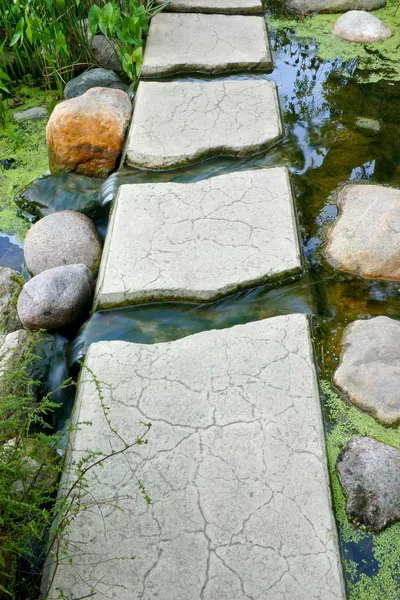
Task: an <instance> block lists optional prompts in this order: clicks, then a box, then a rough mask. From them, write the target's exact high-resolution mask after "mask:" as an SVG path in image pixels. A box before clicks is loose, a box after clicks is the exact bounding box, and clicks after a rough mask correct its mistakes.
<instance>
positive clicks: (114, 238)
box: [95, 167, 301, 309]
mask: <svg viewBox="0 0 400 600" xmlns="http://www.w3.org/2000/svg"><path fill="white" fill-rule="evenodd" d="M300 269H301V258H300V251H299V245H298V240H297V233H296V222H295V216H294V210H293V199H292V195H291V188H290V182H289V175H288V171H287V169H286V168H285V167H278V168H274V169H260V170H254V171H241V172H237V173H232V174H229V175H221V176H219V177H212V178H209V179H205V180H203V181H198V182H196V183H155V184H153V183H149V184H134V185H123V186H121V187H120V189H119V193H118V198H117V200H116V205H115V206H114V210H113V215H112V219H111V223H110V224H109V228H108V232H107V241H106V245H105V250H104V254H103V262H102V265H101V268H100V275H99V281H98V289H97V294H96V300H95V305H96V308H98V309H99V308H110V307H114V306H121V305H124V304H134V303H140V302H149V301H154V300H192V301H204V300H206V301H207V300H213V299H216V298H218V297H221V296H223V295H225V294H229V293H231V292H234V291H237V290H239V289H243V288H246V287H251V286H253V285H256V284H257V283H261V282H263V281H266V280H267V279H268V278H271V277H274V278H276V277H279V276H280V277H282V276H283V275H284V274H285V275H287V274H293V273H296V272H298V271H299V270H300Z"/></svg>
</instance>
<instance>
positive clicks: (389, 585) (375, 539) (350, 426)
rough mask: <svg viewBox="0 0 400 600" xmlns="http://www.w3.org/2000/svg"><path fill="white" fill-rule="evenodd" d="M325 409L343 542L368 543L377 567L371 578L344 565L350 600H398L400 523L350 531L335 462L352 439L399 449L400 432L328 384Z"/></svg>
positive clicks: (324, 387) (351, 564)
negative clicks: (367, 438)
mask: <svg viewBox="0 0 400 600" xmlns="http://www.w3.org/2000/svg"><path fill="white" fill-rule="evenodd" d="M321 389H322V392H323V394H324V396H325V408H326V411H327V416H328V420H329V422H330V423H331V424H332V427H331V429H330V430H329V431H328V433H327V455H328V466H329V472H330V478H331V486H332V494H333V504H334V508H335V513H336V518H337V520H338V524H339V527H340V531H341V535H342V540H343V542H344V543H345V544H346V543H352V542H355V543H358V544H360V543H363V544H368V543H370V544H371V546H372V553H373V559H374V562H375V563H376V569H375V572H374V573H373V574H372V575H366V574H365V573H362V574H361V575H357V573H359V569H357V564H356V563H355V562H354V561H353V560H346V559H345V561H344V567H345V570H346V574H347V578H348V582H349V600H383V599H385V600H398V598H399V597H400V523H396V524H395V525H392V526H391V527H389V528H388V529H386V530H385V531H384V532H382V533H380V534H378V535H374V534H372V533H367V532H365V531H362V530H361V529H355V528H354V527H352V525H351V524H350V522H349V521H348V519H347V516H346V498H345V495H344V492H343V489H342V487H341V485H340V482H339V478H338V476H337V473H336V461H337V458H338V456H339V453H340V452H341V450H342V449H343V446H344V445H345V444H346V443H347V442H348V441H349V440H350V439H351V438H352V437H354V436H370V437H373V438H375V439H376V440H378V441H380V442H383V443H385V444H389V445H390V446H393V447H394V448H397V449H400V432H399V430H398V429H395V428H393V429H390V428H387V427H384V426H383V425H381V424H380V423H377V422H376V421H375V420H374V419H373V418H372V417H371V416H369V415H368V414H366V413H362V412H361V411H359V410H358V409H357V408H355V407H354V406H351V405H349V404H347V403H346V402H345V401H344V400H343V398H341V397H340V396H339V395H338V394H336V393H335V392H334V391H333V390H332V387H331V385H330V383H329V382H328V381H326V380H325V381H322V382H321Z"/></svg>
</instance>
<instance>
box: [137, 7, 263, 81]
mask: <svg viewBox="0 0 400 600" xmlns="http://www.w3.org/2000/svg"><path fill="white" fill-rule="evenodd" d="M271 67H272V59H271V53H270V50H269V42H268V36H267V29H266V26H265V20H264V18H263V17H242V16H238V15H236V16H235V15H233V16H232V15H204V14H178V13H175V14H174V13H161V14H158V15H156V16H155V17H154V18H153V19H152V21H151V25H150V35H149V39H148V40H147V44H146V52H145V55H144V61H143V68H142V76H144V77H152V76H158V75H168V74H171V73H177V72H182V71H183V72H184V71H186V72H193V71H201V72H208V73H219V72H222V71H232V70H239V69H241V70H243V69H254V70H263V71H267V70H270V69H271Z"/></svg>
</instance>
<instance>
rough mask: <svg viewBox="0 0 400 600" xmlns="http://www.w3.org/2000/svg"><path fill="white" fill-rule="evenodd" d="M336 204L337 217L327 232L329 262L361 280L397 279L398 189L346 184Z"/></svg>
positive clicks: (399, 265) (399, 261)
mask: <svg viewBox="0 0 400 600" xmlns="http://www.w3.org/2000/svg"><path fill="white" fill-rule="evenodd" d="M337 204H338V206H339V209H340V215H339V217H338V219H337V221H336V222H335V224H334V225H333V227H332V228H331V229H330V231H329V232H328V244H327V247H326V254H327V258H328V260H329V261H330V262H331V263H332V264H333V266H334V267H336V268H337V269H340V270H342V271H349V272H350V273H354V274H355V275H359V276H361V277H367V278H371V279H386V280H400V245H399V231H400V190H397V189H393V188H387V187H384V186H381V185H369V184H351V185H346V186H345V187H344V188H343V189H342V190H341V191H340V193H339V195H338V200H337Z"/></svg>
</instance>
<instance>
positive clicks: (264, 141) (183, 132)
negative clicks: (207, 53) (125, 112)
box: [125, 79, 283, 169]
mask: <svg viewBox="0 0 400 600" xmlns="http://www.w3.org/2000/svg"><path fill="white" fill-rule="evenodd" d="M282 131H283V128H282V122H281V114H280V108H279V101H278V95H277V91H276V85H275V83H273V82H272V81H267V80H266V79H247V80H243V79H241V80H237V79H217V80H213V81H168V82H153V81H152V82H150V81H141V82H140V83H139V87H138V91H137V94H136V98H135V108H134V112H133V119H132V123H131V128H130V132H129V137H128V141H127V144H126V148H125V155H126V162H127V163H128V165H130V166H134V167H142V168H149V169H167V168H170V167H178V166H184V165H187V164H189V163H192V162H195V161H198V160H200V159H202V158H208V157H211V156H216V155H229V156H246V155H249V154H254V153H256V152H258V151H260V150H262V149H264V148H268V147H269V146H271V145H272V144H273V143H274V142H276V141H277V140H278V139H279V138H280V137H281V136H282Z"/></svg>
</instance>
